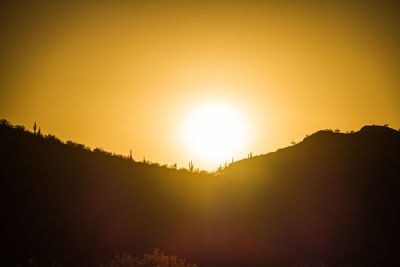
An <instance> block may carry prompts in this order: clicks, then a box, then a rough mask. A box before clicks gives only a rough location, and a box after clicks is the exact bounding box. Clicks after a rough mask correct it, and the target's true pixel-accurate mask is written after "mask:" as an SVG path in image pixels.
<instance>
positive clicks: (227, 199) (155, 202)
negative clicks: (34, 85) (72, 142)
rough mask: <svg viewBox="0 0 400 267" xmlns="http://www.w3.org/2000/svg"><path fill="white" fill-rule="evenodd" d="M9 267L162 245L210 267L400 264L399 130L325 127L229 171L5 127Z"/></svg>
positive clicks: (0, 148)
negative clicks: (122, 154) (196, 168)
mask: <svg viewBox="0 0 400 267" xmlns="http://www.w3.org/2000/svg"><path fill="white" fill-rule="evenodd" d="M0 162H1V163H0V165H1V196H2V200H1V203H2V204H1V205H2V221H3V223H4V225H3V227H2V228H1V229H2V230H1V231H2V233H1V236H2V249H3V253H5V255H6V256H5V257H4V258H3V259H2V261H3V262H4V263H6V265H8V264H13V265H14V264H16V263H22V264H23V263H27V262H28V259H29V258H32V257H33V258H35V259H36V262H38V263H39V265H40V264H49V263H56V264H66V265H71V264H83V263H88V264H96V263H98V262H104V261H105V260H107V259H109V258H110V257H111V256H112V255H113V254H114V253H120V252H122V251H127V252H130V253H132V254H134V255H141V254H143V253H144V252H145V251H152V249H153V248H155V247H159V248H161V249H162V250H165V251H166V252H167V253H169V254H175V255H179V256H182V257H186V258H188V259H189V260H190V261H191V262H194V263H198V264H200V265H204V266H223V265H225V266H255V265H282V266H288V265H291V264H294V263H295V262H297V261H299V260H305V261H321V262H325V263H327V264H333V265H335V264H338V263H340V264H343V263H352V264H353V265H355V266H358V265H360V266H366V265H374V266H388V265H392V264H396V263H397V264H399V261H400V259H399V258H398V256H397V250H398V244H399V241H400V238H399V229H398V227H399V225H400V224H399V223H400V222H399V219H398V218H397V213H398V205H399V194H398V190H399V185H400V183H399V179H400V133H399V132H398V131H395V130H393V129H390V128H387V127H381V126H366V127H363V128H362V129H361V130H360V131H359V132H356V133H353V134H341V133H331V132H328V131H320V132H317V133H315V134H313V135H311V136H310V137H308V138H306V139H305V140H304V141H303V142H301V143H299V144H297V145H295V146H291V147H288V148H285V149H281V150H278V151H277V152H273V153H269V154H267V155H262V156H257V157H254V158H251V159H246V160H242V161H238V162H236V163H234V164H231V165H230V166H229V167H228V168H226V169H225V170H224V171H223V172H222V174H220V175H205V174H201V175H200V174H192V173H189V172H186V171H178V170H172V169H167V168H162V167H156V166H150V165H146V164H141V163H135V162H131V161H128V160H126V159H121V158H117V157H112V156H108V155H104V154H103V153H95V152H90V151H85V150H82V149H79V148H76V147H72V146H68V145H65V144H62V143H59V142H57V141H55V140H53V139H44V138H43V137H40V136H37V135H34V134H32V133H28V132H24V131H21V130H17V129H14V128H11V127H6V126H0Z"/></svg>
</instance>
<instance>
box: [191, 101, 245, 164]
mask: <svg viewBox="0 0 400 267" xmlns="http://www.w3.org/2000/svg"><path fill="white" fill-rule="evenodd" d="M247 130H248V129H247V125H246V123H245V120H244V119H243V117H242V114H240V113H239V112H238V111H236V110H235V109H233V108H232V107H230V106H228V105H225V104H220V103H210V104H206V105H203V106H200V107H198V108H197V109H196V110H194V111H193V112H192V113H190V114H189V115H188V117H187V120H186V124H185V125H184V131H183V135H184V136H183V138H184V140H185V145H186V147H187V149H188V150H189V152H190V153H191V154H192V155H193V156H194V157H196V159H198V160H202V161H208V162H213V163H222V162H224V161H225V160H230V159H231V158H232V157H233V156H234V155H235V154H237V153H240V150H241V149H242V148H243V146H244V144H245V141H246V138H247V134H246V133H247Z"/></svg>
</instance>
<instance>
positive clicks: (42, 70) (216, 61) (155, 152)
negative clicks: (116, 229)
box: [0, 1, 400, 170]
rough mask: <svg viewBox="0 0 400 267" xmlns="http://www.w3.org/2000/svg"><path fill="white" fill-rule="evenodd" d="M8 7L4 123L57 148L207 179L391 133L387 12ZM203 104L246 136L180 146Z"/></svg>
mask: <svg viewBox="0 0 400 267" xmlns="http://www.w3.org/2000/svg"><path fill="white" fill-rule="evenodd" d="M14 2H17V1H10V3H9V4H4V3H2V4H0V5H1V6H0V8H1V11H0V14H1V16H0V20H1V24H0V34H1V40H2V42H1V45H0V56H1V60H0V70H1V74H0V118H6V119H7V120H9V121H11V122H12V123H13V124H20V125H25V126H26V127H28V128H30V129H31V130H32V126H33V123H34V121H37V123H38V125H39V126H40V127H41V130H42V132H43V133H44V134H48V133H50V134H55V135H56V136H57V137H59V138H60V139H62V140H63V141H66V140H73V141H76V142H78V143H83V144H85V145H88V146H90V147H91V148H95V147H102V148H104V149H105V150H107V151H111V152H116V153H121V154H124V155H128V154H129V150H130V149H132V152H133V157H134V159H136V160H142V158H143V157H144V156H145V157H146V159H148V160H150V161H154V162H160V163H162V164H164V163H166V164H173V163H175V162H177V163H178V167H187V166H188V165H187V163H188V162H189V161H190V160H192V161H193V162H194V165H195V167H200V168H201V169H208V170H211V169H215V168H216V167H218V165H219V164H221V163H224V162H225V160H228V161H230V160H231V158H232V157H234V159H235V160H237V159H241V158H244V157H247V154H248V153H249V152H252V153H253V154H261V153H267V152H270V151H274V150H276V149H277V148H281V147H285V146H288V145H290V142H291V141H301V140H302V139H303V138H304V136H305V135H306V134H310V133H313V132H315V131H317V130H320V129H326V128H332V129H336V128H338V129H341V130H342V131H349V130H355V131H357V130H359V129H360V128H361V127H362V126H363V125H366V124H389V126H391V127H393V128H396V129H399V128H400V50H399V47H400V39H399V38H400V27H399V25H400V16H399V15H398V14H400V13H399V12H400V9H399V7H398V6H397V5H396V4H394V3H395V2H393V3H390V2H387V1H386V2H385V1H376V2H372V1H364V2H362V4H357V2H355V1H343V3H340V2H338V1H306V2H303V3H302V4H300V3H298V1H293V2H291V1H266V2H263V3H262V4H261V3H260V1H141V2H139V1H138V2H133V1H131V2H129V3H125V2H121V3H119V4H116V2H114V1H113V4H106V3H103V4H91V3H89V2H86V3H85V4H83V3H80V4H71V3H70V4H52V5H49V4H44V3H43V4H39V3H35V4H34V3H31V2H33V1H27V2H26V3H24V2H22V1H18V2H19V4H16V3H14ZM110 2H111V1H110ZM321 2H323V4H322V3H321ZM11 3H13V4H11ZM360 3H361V2H360ZM210 103H211V104H212V105H216V106H218V107H227V110H229V112H232V113H230V114H235V115H234V116H235V118H239V117H240V121H238V122H236V121H235V122H232V123H233V124H235V125H238V127H239V128H240V131H243V132H244V134H243V135H242V134H241V135H240V138H241V141H240V142H241V144H240V146H238V147H236V148H235V149H232V150H229V153H228V154H221V155H220V156H218V157H215V158H213V157H209V155H210V154H212V153H214V152H215V153H217V152H218V151H211V152H210V153H208V156H205V154H201V153H198V151H194V150H193V148H191V145H188V141H187V140H186V141H185V139H186V138H187V134H188V133H187V129H186V130H185V127H188V126H187V125H191V124H190V123H191V122H193V120H195V119H194V118H196V116H197V115H196V114H197V113H196V112H199V110H200V112H203V111H202V110H205V109H206V108H204V107H207V106H208V105H210ZM209 110H213V109H209ZM207 112H211V113H212V111H207ZM203 113H204V112H203ZM203 113H202V114H203ZM199 116H201V115H199ZM217 117H218V116H217ZM207 118H208V117H206V120H208V119H207ZM218 120H222V121H224V118H223V117H221V118H218ZM218 120H216V123H217V124H218ZM195 122H196V121H195ZM236 123H237V124H236ZM221 125H225V124H223V123H222V124H221ZM215 127H218V126H215ZM230 131H231V132H232V131H234V132H236V130H235V128H232V130H230ZM232 134H233V133H232ZM232 136H235V135H232ZM221 138H224V136H223V137H221ZM227 138H228V137H227ZM189 143H190V142H189ZM198 145H199V146H200V147H202V148H204V149H206V148H207V147H206V146H203V145H202V144H198ZM230 154H232V155H230Z"/></svg>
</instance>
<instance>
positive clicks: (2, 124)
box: [0, 119, 11, 127]
mask: <svg viewBox="0 0 400 267" xmlns="http://www.w3.org/2000/svg"><path fill="white" fill-rule="evenodd" d="M0 125H1V126H4V127H11V123H10V122H9V121H8V120H6V119H1V120H0Z"/></svg>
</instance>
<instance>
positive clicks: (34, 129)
mask: <svg viewBox="0 0 400 267" xmlns="http://www.w3.org/2000/svg"><path fill="white" fill-rule="evenodd" d="M33 133H34V134H36V121H35V123H34V124H33Z"/></svg>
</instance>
